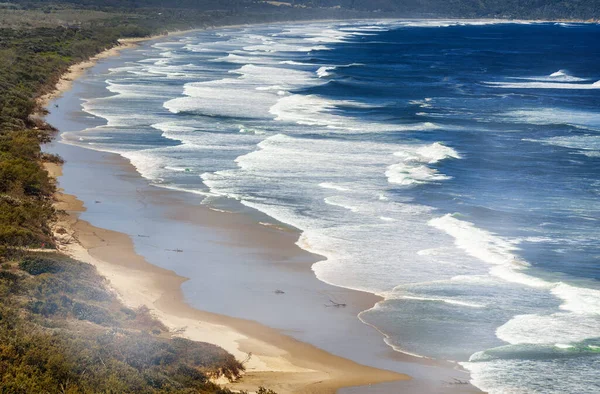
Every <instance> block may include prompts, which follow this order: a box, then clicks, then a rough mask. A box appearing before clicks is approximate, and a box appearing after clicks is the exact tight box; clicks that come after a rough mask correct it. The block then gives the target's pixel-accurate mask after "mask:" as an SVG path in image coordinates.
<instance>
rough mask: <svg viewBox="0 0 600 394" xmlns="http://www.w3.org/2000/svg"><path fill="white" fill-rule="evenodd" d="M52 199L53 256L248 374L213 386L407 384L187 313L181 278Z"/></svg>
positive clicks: (243, 324)
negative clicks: (94, 273) (85, 269)
mask: <svg viewBox="0 0 600 394" xmlns="http://www.w3.org/2000/svg"><path fill="white" fill-rule="evenodd" d="M46 168H47V170H48V172H49V173H50V175H51V176H52V177H54V178H58V177H60V176H61V175H62V170H61V167H60V166H59V165H56V164H51V163H50V164H47V165H46ZM56 200H57V202H56V208H57V209H58V210H62V211H64V212H65V213H64V214H63V215H61V217H60V219H59V220H58V221H57V223H56V224H55V226H54V230H55V233H56V235H57V238H58V241H59V242H58V243H59V245H60V246H59V250H60V251H62V252H64V253H66V254H67V255H69V256H71V257H72V258H74V259H77V260H79V261H83V262H86V263H89V264H92V265H94V266H95V267H96V269H97V270H98V272H99V273H100V274H101V275H102V276H104V277H106V278H107V279H108V281H109V282H110V286H111V288H112V289H113V290H114V291H115V292H116V294H118V296H119V298H120V299H121V300H122V302H123V303H124V304H125V305H127V306H129V307H132V308H137V307H140V306H146V307H148V308H149V309H150V311H151V313H152V314H153V315H155V316H156V317H157V318H158V319H159V320H160V321H162V322H163V323H164V324H165V325H166V326H167V327H169V329H170V330H171V331H172V332H174V333H175V335H181V336H183V337H186V338H188V339H191V340H196V341H201V342H208V343H212V344H215V345H218V346H220V347H222V348H224V349H225V350H227V351H228V352H229V353H231V354H233V355H234V356H235V357H236V358H237V359H238V360H245V361H244V366H245V367H246V369H247V371H246V374H245V375H244V376H243V377H242V379H241V380H240V381H238V382H235V383H228V382H226V381H220V382H219V383H222V384H226V385H227V386H229V387H231V388H233V389H236V390H255V389H256V388H257V387H259V386H266V387H269V388H272V389H274V390H275V391H277V392H278V393H287V392H294V393H296V392H303V393H311V392H315V393H317V392H318V393H333V392H336V391H337V389H339V388H342V387H351V386H361V385H366V384H374V383H382V382H391V381H397V380H405V379H408V377H407V376H406V375H401V374H398V373H395V372H391V371H383V370H378V369H376V368H371V367H366V366H362V365H359V364H357V363H354V362H352V361H350V360H346V359H344V358H341V357H337V356H334V355H332V354H329V353H327V352H325V351H323V350H320V349H318V348H316V347H314V346H312V345H309V344H305V343H302V342H300V341H297V340H295V339H293V338H290V337H288V336H286V335H283V334H281V333H280V332H279V331H278V330H275V329H270V328H268V327H265V326H263V325H261V324H259V323H256V322H253V321H244V320H242V319H236V318H230V317H227V316H221V315H217V314H214V313H210V312H203V311H200V310H197V309H194V308H192V307H190V306H189V305H188V304H187V303H186V302H185V300H184V297H183V294H182V291H181V284H182V283H184V282H185V281H186V280H187V279H186V278H184V277H181V276H179V275H177V274H176V273H174V272H173V271H169V270H165V269H163V268H160V267H156V266H154V265H152V264H150V263H148V262H146V261H145V260H144V258H143V257H141V256H139V255H138V254H137V253H136V252H135V250H134V247H133V243H132V240H131V239H130V237H129V236H128V235H126V234H122V233H118V232H115V231H111V230H105V229H102V228H98V227H95V226H93V225H91V224H90V223H89V222H87V221H84V220H80V219H79V215H80V213H81V212H83V211H84V210H85V208H84V206H83V203H82V202H81V201H80V200H78V199H77V198H76V197H75V196H72V195H69V194H64V193H62V192H60V191H59V192H58V193H57V195H56Z"/></svg>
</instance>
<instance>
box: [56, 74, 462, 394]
mask: <svg viewBox="0 0 600 394" xmlns="http://www.w3.org/2000/svg"><path fill="white" fill-rule="evenodd" d="M101 63H102V62H101ZM92 72H93V70H92ZM76 84H77V83H76ZM85 88H86V87H85V85H81V86H77V88H76V89H75V90H74V91H71V90H64V91H63V92H62V96H61V97H60V98H57V99H55V101H54V102H53V103H57V104H60V108H58V107H57V108H53V113H52V114H51V116H49V119H48V120H49V121H50V123H51V124H53V125H54V126H55V127H57V128H58V129H59V130H62V131H72V130H75V129H82V128H85V127H89V125H90V122H92V123H93V122H94V121H92V120H89V119H88V118H89V117H88V116H86V115H87V114H83V113H82V112H81V109H80V101H79V96H78V94H79V93H81V90H82V89H85ZM95 122H97V120H95ZM58 139H59V140H60V137H59V138H58ZM47 150H49V151H51V152H55V153H59V154H60V155H61V156H63V158H65V159H66V160H67V163H66V164H65V166H64V175H63V176H61V177H60V178H59V183H60V186H61V187H62V188H64V189H65V192H66V193H68V194H72V195H76V196H77V198H78V199H79V200H77V199H75V198H74V197H73V196H68V195H65V194H63V195H62V196H61V197H60V201H61V202H60V204H62V205H61V206H62V209H65V210H66V211H67V212H68V214H69V215H68V216H67V217H65V218H64V221H63V222H62V223H60V224H59V226H63V227H65V228H67V229H68V233H69V234H70V235H71V236H72V235H74V237H70V238H68V239H69V243H68V244H66V245H65V246H64V247H63V248H64V250H65V251H66V252H67V253H70V254H72V255H74V256H75V257H77V258H80V259H82V260H84V261H88V262H90V263H92V264H94V265H96V266H97V267H98V269H99V271H100V273H101V274H102V275H104V276H106V277H107V278H108V279H109V280H110V282H111V284H112V286H113V287H114V288H115V290H116V291H117V293H118V294H119V295H120V296H121V297H122V299H123V301H124V302H125V303H127V304H129V305H132V306H136V305H142V304H144V305H147V306H149V307H150V308H151V309H152V310H153V311H154V313H155V314H156V315H157V316H158V317H159V318H160V319H161V320H163V321H164V322H165V324H166V325H167V326H169V327H170V328H172V329H173V330H176V331H178V332H180V333H181V335H184V336H186V337H189V338H191V339H196V340H202V341H206V342H211V343H215V344H218V345H219V346H222V347H223V348H225V349H226V350H228V351H230V352H231V353H232V354H234V355H235V356H236V357H237V358H238V359H240V360H244V359H246V358H247V357H248V354H249V353H252V356H251V357H250V359H249V361H248V362H247V363H246V367H247V371H248V373H247V374H246V376H245V377H244V378H243V379H242V381H241V382H240V383H236V384H235V385H234V387H235V388H236V389H253V388H256V387H257V386H258V385H265V386H268V387H271V388H273V389H275V390H276V391H278V392H280V393H285V392H315V393H325V392H335V391H336V390H337V389H339V388H342V387H349V386H360V387H357V388H354V389H350V391H343V392H347V393H350V392H351V393H358V392H374V393H375V392H377V393H380V392H390V393H393V392H419V393H426V392H470V391H472V388H471V387H470V386H468V387H464V386H463V387H458V386H456V385H450V384H448V383H447V382H451V381H452V380H453V379H454V378H457V379H461V380H465V379H468V375H467V374H465V373H464V372H463V371H459V370H456V369H455V368H454V366H453V365H450V364H440V363H434V362H432V361H429V360H425V359H419V358H415V357H410V356H407V355H403V354H401V353H398V352H395V351H393V350H392V349H391V348H390V347H388V346H387V345H385V343H384V342H383V338H382V336H381V335H380V333H379V332H377V331H376V330H375V329H373V328H372V327H369V326H367V325H364V324H362V323H361V322H360V321H359V320H358V318H357V317H356V316H357V315H358V313H360V312H361V311H363V310H366V309H369V308H370V307H372V306H373V305H374V304H375V303H376V302H378V301H379V300H380V298H378V297H376V296H374V295H372V294H368V293H362V292H357V291H353V290H348V289H343V288H338V287H334V286H330V285H327V284H325V283H323V282H320V281H318V280H317V279H316V278H315V276H314V274H313V272H312V270H311V266H312V264H313V263H314V262H316V261H318V260H319V259H320V257H319V256H315V255H313V254H310V253H307V252H305V251H304V250H302V249H300V248H299V247H298V246H296V245H295V242H296V241H297V239H298V236H299V233H298V232H297V231H296V230H295V229H291V228H287V227H285V226H281V227H282V228H279V226H278V227H274V226H264V225H261V224H260V222H261V221H263V220H261V218H260V214H259V213H253V214H248V212H247V210H246V209H245V208H243V207H241V205H240V204H236V203H233V202H232V204H231V211H232V212H230V213H223V212H216V211H213V210H210V209H209V208H207V207H206V206H203V205H200V201H201V200H202V198H201V197H200V196H197V195H194V194H190V193H184V192H178V191H172V190H166V189H161V188H157V187H154V186H151V185H148V182H147V181H146V180H145V179H143V178H142V177H141V176H140V175H139V174H138V173H137V172H136V171H135V169H134V168H133V166H131V164H130V163H129V162H128V161H126V160H125V159H123V158H122V157H120V156H117V155H114V154H109V153H104V152H97V151H90V150H87V149H83V148H79V147H75V146H69V145H64V144H61V143H59V142H55V143H53V144H52V145H51V146H50V147H48V149H47ZM53 170H54V171H58V169H56V168H54V169H53ZM57 175H58V173H57ZM84 207H85V208H84ZM265 221H266V220H265ZM75 239H76V240H79V241H78V242H73V240H75ZM187 278H190V279H189V280H188V279H187ZM334 302H335V303H343V304H346V306H345V307H336V306H334ZM360 364H366V365H368V366H364V365H360ZM405 373H407V374H409V375H410V376H412V377H413V378H414V379H412V380H411V381H408V380H406V379H408V377H407V376H406V375H405ZM381 382H395V383H392V384H391V385H373V384H374V383H381ZM366 385H373V386H371V387H366ZM372 390H376V391H372ZM382 390H383V391H382Z"/></svg>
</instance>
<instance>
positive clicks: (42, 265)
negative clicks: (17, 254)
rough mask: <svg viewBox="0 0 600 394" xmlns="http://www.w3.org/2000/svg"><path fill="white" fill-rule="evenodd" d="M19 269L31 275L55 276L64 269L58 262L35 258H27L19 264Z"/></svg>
mask: <svg viewBox="0 0 600 394" xmlns="http://www.w3.org/2000/svg"><path fill="white" fill-rule="evenodd" d="M19 268H20V269H22V270H23V271H25V272H28V273H30V274H31V275H40V274H44V273H50V274H55V273H57V272H60V271H62V269H63V268H62V267H61V265H60V263H59V262H58V261H55V260H52V259H46V258H43V257H35V256H33V257H25V258H24V259H23V261H21V262H20V263H19Z"/></svg>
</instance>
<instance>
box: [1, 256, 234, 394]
mask: <svg viewBox="0 0 600 394" xmlns="http://www.w3.org/2000/svg"><path fill="white" fill-rule="evenodd" d="M5 267H6V268H9V269H10V270H0V387H2V389H1V390H0V391H1V392H6V393H41V392H44V393H65V392H66V393H186V394H187V393H189V394H191V393H220V394H229V393H231V392H230V391H229V390H226V389H222V388H220V387H219V386H217V385H215V384H213V383H211V382H210V381H209V377H218V376H226V377H229V378H231V379H235V378H237V377H238V376H239V374H240V373H241V371H242V369H243V367H242V365H241V364H240V363H239V362H238V361H236V360H235V358H234V357H233V356H231V355H230V354H228V353H227V352H225V351H224V350H223V349H221V348H218V347H216V346H213V345H209V344H206V343H201V342H194V341H189V340H187V339H182V338H170V337H168V336H164V337H163V336H161V335H152V334H150V333H149V332H152V331H154V332H156V333H157V334H160V333H162V332H165V331H166V328H165V327H164V326H163V325H162V324H161V323H160V322H158V321H157V320H156V319H154V318H153V317H152V316H151V315H150V314H149V312H148V309H147V308H140V309H138V310H131V309H129V308H125V307H124V306H123V305H122V304H121V303H119V302H118V300H117V299H116V297H115V296H114V295H113V294H112V293H110V292H109V291H107V290H106V289H105V288H104V286H103V285H102V283H103V282H104V279H103V278H102V277H101V276H99V275H98V274H97V273H96V271H95V269H94V267H92V266H90V265H88V264H84V263H80V262H77V261H74V260H71V259H68V258H66V257H64V256H61V255H59V254H56V253H44V254H41V253H38V254H32V255H27V256H25V257H24V258H23V259H22V260H21V262H20V263H19V264H18V267H19V268H21V269H22V270H16V268H15V265H13V264H6V265H5ZM33 273H35V275H32V274H33ZM72 318H73V319H72ZM77 319H80V320H77Z"/></svg>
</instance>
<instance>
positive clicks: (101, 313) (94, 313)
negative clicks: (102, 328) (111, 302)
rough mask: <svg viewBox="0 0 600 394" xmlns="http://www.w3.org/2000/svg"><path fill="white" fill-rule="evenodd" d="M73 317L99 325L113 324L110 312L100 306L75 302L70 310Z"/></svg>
mask: <svg viewBox="0 0 600 394" xmlns="http://www.w3.org/2000/svg"><path fill="white" fill-rule="evenodd" d="M72 312H73V316H75V317H76V318H78V319H79V320H88V321H91V322H93V323H96V324H100V325H108V324H111V323H113V322H114V319H113V317H112V316H111V314H110V312H109V311H108V310H107V309H105V308H102V307H100V306H96V305H92V304H87V303H84V302H75V303H74V304H73V308H72Z"/></svg>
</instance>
